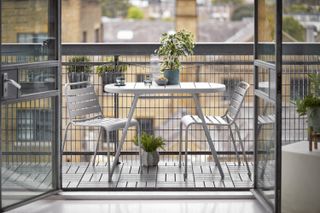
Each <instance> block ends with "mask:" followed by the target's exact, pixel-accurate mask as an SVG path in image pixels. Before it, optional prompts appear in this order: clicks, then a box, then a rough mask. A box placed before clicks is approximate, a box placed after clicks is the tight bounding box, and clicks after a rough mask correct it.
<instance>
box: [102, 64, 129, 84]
mask: <svg viewBox="0 0 320 213" xmlns="http://www.w3.org/2000/svg"><path fill="white" fill-rule="evenodd" d="M127 68H128V67H127V65H125V64H119V62H118V61H117V60H115V61H112V60H111V61H110V64H106V65H102V66H98V67H97V71H96V72H97V74H98V75H99V76H101V79H102V84H103V85H106V84H113V83H115V82H116V78H117V77H120V76H122V75H123V72H124V71H126V70H127Z"/></svg>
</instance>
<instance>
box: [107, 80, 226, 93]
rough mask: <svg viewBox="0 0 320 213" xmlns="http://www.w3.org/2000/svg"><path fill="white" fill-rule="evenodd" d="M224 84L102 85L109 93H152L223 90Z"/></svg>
mask: <svg viewBox="0 0 320 213" xmlns="http://www.w3.org/2000/svg"><path fill="white" fill-rule="evenodd" d="M225 89H226V86H225V85H224V84H218V83H209V82H180V84H178V85H166V86H158V85H156V84H155V83H153V84H152V85H147V84H144V83H143V82H137V83H133V82H127V83H126V85H125V86H116V85H114V84H107V85H105V87H104V91H105V92H110V93H134V94H138V95H141V94H154V93H190V94H199V93H214V92H223V91H225Z"/></svg>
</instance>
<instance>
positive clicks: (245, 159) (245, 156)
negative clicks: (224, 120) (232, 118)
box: [234, 123, 251, 176]
mask: <svg viewBox="0 0 320 213" xmlns="http://www.w3.org/2000/svg"><path fill="white" fill-rule="evenodd" d="M234 125H235V127H236V132H237V134H238V137H239V143H240V146H241V149H242V154H243V158H244V161H245V162H246V166H247V169H248V175H249V176H251V171H250V167H249V164H248V159H247V155H246V152H245V150H244V146H243V143H242V139H241V136H240V131H239V127H238V125H237V124H236V123H234Z"/></svg>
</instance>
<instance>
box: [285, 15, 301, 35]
mask: <svg viewBox="0 0 320 213" xmlns="http://www.w3.org/2000/svg"><path fill="white" fill-rule="evenodd" d="M282 30H283V31H284V32H286V33H288V34H289V35H290V36H291V37H293V38H294V39H296V40H297V41H304V40H305V30H304V28H303V26H302V25H301V24H300V23H299V22H298V21H297V20H295V19H294V18H293V17H291V16H287V17H284V18H283V22H282Z"/></svg>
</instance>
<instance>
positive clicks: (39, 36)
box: [17, 33, 48, 43]
mask: <svg viewBox="0 0 320 213" xmlns="http://www.w3.org/2000/svg"><path fill="white" fill-rule="evenodd" d="M47 39H48V35H47V34H46V33H18V34H17V42H18V43H42V42H43V41H45V40H47Z"/></svg>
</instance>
